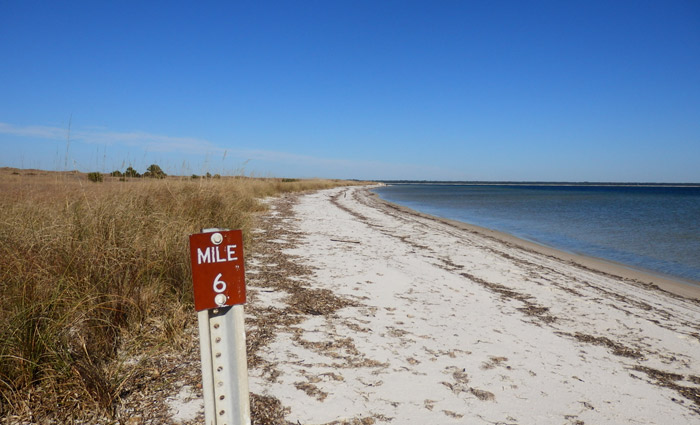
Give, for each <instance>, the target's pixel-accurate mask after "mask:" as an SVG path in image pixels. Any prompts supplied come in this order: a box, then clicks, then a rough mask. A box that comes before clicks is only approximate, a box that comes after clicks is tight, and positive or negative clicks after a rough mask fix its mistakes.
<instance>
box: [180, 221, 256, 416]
mask: <svg viewBox="0 0 700 425" xmlns="http://www.w3.org/2000/svg"><path fill="white" fill-rule="evenodd" d="M190 258H191V261H192V281H193V286H194V301H195V309H196V310H197V312H198V313H197V318H198V321H199V339H200V354H201V358H202V393H203V395H204V417H205V421H206V424H207V425H250V397H249V393H248V367H247V363H246V344H245V327H244V317H243V304H244V303H245V271H244V268H243V238H242V234H241V231H240V230H225V229H203V230H202V233H198V234H195V235H191V236H190Z"/></svg>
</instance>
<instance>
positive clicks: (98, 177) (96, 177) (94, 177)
mask: <svg viewBox="0 0 700 425" xmlns="http://www.w3.org/2000/svg"><path fill="white" fill-rule="evenodd" d="M87 178H88V180H90V181H91V182H95V183H99V182H101V181H102V180H103V178H102V173H100V172H98V171H94V172H92V173H88V175H87Z"/></svg>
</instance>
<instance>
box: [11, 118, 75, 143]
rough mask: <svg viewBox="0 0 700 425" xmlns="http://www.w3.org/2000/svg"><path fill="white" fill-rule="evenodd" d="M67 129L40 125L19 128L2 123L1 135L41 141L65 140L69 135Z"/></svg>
mask: <svg viewBox="0 0 700 425" xmlns="http://www.w3.org/2000/svg"><path fill="white" fill-rule="evenodd" d="M67 131H68V130H67V129H65V128H59V127H46V126H40V125H30V126H24V127H19V126H16V125H12V124H7V123H3V122H0V133H2V134H11V135H14V136H23V137H37V138H41V139H54V140H58V139H63V140H65V138H66V135H67Z"/></svg>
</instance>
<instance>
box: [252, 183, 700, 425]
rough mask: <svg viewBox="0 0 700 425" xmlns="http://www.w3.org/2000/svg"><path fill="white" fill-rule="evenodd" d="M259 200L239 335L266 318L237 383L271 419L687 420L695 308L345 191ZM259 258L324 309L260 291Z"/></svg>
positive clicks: (696, 392) (263, 273)
mask: <svg viewBox="0 0 700 425" xmlns="http://www.w3.org/2000/svg"><path fill="white" fill-rule="evenodd" d="M274 205H275V204H274V203H273V210H272V212H271V213H270V217H269V221H268V224H269V226H268V227H267V228H264V229H261V230H259V232H260V233H261V234H260V235H259V236H261V238H262V239H266V240H267V243H268V245H270V246H272V247H277V251H278V254H277V255H278V256H277V257H276V258H277V259H276V260H275V259H274V255H273V254H272V253H271V252H272V251H271V250H270V249H268V250H267V251H263V252H262V253H261V254H259V255H258V256H257V257H256V258H252V259H251V260H250V261H249V265H248V273H249V274H248V275H249V278H248V285H249V294H250V297H249V298H250V301H249V305H247V306H246V311H247V314H250V315H251V319H255V320H251V323H253V325H251V326H252V327H253V328H252V329H251V331H252V333H251V334H255V332H256V331H257V332H258V334H260V333H261V331H260V329H257V328H256V326H260V325H259V324H260V323H262V322H261V320H263V319H265V318H269V319H270V322H271V323H272V322H274V323H276V325H275V326H274V332H270V331H269V330H268V331H267V332H266V333H265V337H264V338H263V337H260V336H259V335H258V337H257V338H258V339H256V340H255V341H253V344H255V345H257V347H256V349H257V351H256V359H257V360H256V361H254V362H252V364H251V366H250V375H251V378H250V387H251V391H252V392H254V393H257V394H261V395H267V396H271V397H274V398H277V399H278V400H279V401H280V402H281V404H282V406H284V407H285V408H286V412H287V414H286V417H285V419H286V420H287V421H290V422H292V423H294V424H296V423H300V424H327V423H361V424H370V423H393V424H443V423H444V424H450V423H465V424H466V423H469V424H479V423H485V424H535V423H537V424H691V423H700V303H699V302H698V301H696V300H691V299H687V298H682V297H679V296H674V295H672V294H669V293H666V292H662V291H657V290H650V289H646V288H645V287H644V286H645V285H644V284H641V283H640V282H636V281H633V280H631V279H623V278H619V277H615V276H612V275H610V274H606V273H602V272H597V271H594V270H591V269H588V268H584V267H579V266H577V265H575V264H572V263H570V262H567V261H562V260H560V259H557V258H555V257H552V256H547V255H543V254H541V253H537V252H535V251H532V250H527V249H522V248H519V247H517V246H514V245H513V244H510V243H508V242H504V241H502V240H498V239H496V238H492V237H489V236H484V235H482V234H478V233H473V232H470V231H468V230H464V229H460V228H456V227H454V226H451V225H449V224H446V223H443V222H440V221H436V220H432V219H430V218H427V217H424V216H420V215H416V214H409V213H406V212H405V211H401V210H398V209H394V208H391V207H388V206H386V205H384V204H383V203H382V202H380V201H379V200H377V199H376V198H375V197H373V196H372V195H371V194H369V193H368V192H367V191H366V190H363V189H362V188H351V189H348V188H341V189H333V190H328V191H322V192H317V193H313V194H308V195H304V196H301V197H299V198H298V200H297V201H296V203H295V204H294V205H289V204H288V205H287V210H283V209H282V208H280V207H277V208H276V209H275V207H274ZM278 205H279V204H278ZM289 208H291V209H289ZM280 253H281V254H280ZM285 261H286V262H287V263H285V264H279V263H280V262H285ZM292 265H293V266H294V267H292ZM275 267H280V268H285V270H286V273H288V274H287V276H286V278H285V279H287V281H288V282H298V284H299V285H302V286H303V287H304V288H306V290H307V292H306V294H307V295H309V294H310V295H311V297H312V298H314V297H316V296H317V298H318V301H319V302H321V300H326V298H324V297H326V296H328V297H329V298H328V299H327V300H326V301H323V302H325V303H327V304H328V305H331V304H332V308H331V307H328V308H325V307H313V302H312V301H313V300H311V301H309V300H308V299H307V300H306V301H300V300H301V298H299V296H298V295H294V294H293V293H291V292H286V291H285V290H284V289H283V287H282V286H275V289H274V290H271V289H270V285H269V284H268V282H269V281H271V280H274V279H275V277H274V276H275V275H274V269H275ZM290 268H291V269H292V270H288V269H290ZM280 288H282V289H280ZM309 291H310V292H309ZM314 294H316V295H314ZM329 294H332V296H331V295H329ZM333 297H337V298H333ZM333 303H335V304H333ZM319 305H322V304H319ZM323 305H326V304H323ZM290 312H295V313H294V314H295V316H294V318H291V317H292V316H291V313H290ZM287 315H290V316H289V317H290V319H289V320H286V319H284V317H287ZM273 319H274V320H273ZM256 320H257V321H256ZM285 320H286V321H285ZM256 323H257V325H256ZM256 329H257V330H256ZM263 340H264V341H263Z"/></svg>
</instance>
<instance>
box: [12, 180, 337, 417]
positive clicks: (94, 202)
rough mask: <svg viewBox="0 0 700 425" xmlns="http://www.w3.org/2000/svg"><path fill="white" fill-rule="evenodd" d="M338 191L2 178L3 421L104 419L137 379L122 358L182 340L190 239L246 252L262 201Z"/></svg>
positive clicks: (309, 183)
mask: <svg viewBox="0 0 700 425" xmlns="http://www.w3.org/2000/svg"><path fill="white" fill-rule="evenodd" d="M342 184H344V183H343V182H338V181H326V180H299V181H294V182H282V181H281V180H280V179H253V178H221V179H197V180H191V179H189V178H182V179H178V178H172V177H168V178H164V179H148V180H135V181H129V182H127V183H120V182H119V181H118V178H117V177H110V178H107V179H105V180H104V182H103V183H102V184H100V185H95V184H91V183H89V182H88V181H87V180H86V179H85V178H84V177H82V178H76V176H72V175H59V174H51V175H48V176H32V177H25V176H20V177H18V176H16V175H10V174H9V172H8V173H2V174H0V192H2V193H3V196H2V197H0V416H2V417H6V416H11V415H12V416H18V417H24V418H31V420H33V421H41V420H44V419H46V418H51V419H54V420H58V421H59V422H61V421H65V420H68V419H70V418H79V417H81V415H83V414H84V413H86V412H87V413H89V412H93V413H94V412H95V411H101V412H103V413H104V414H110V413H111V412H112V411H113V408H114V406H115V405H116V404H117V403H118V401H119V397H120V395H121V392H122V390H123V389H124V388H125V386H127V385H128V384H129V380H131V379H133V377H135V376H138V370H137V369H138V368H139V367H140V366H139V362H138V361H132V360H131V359H129V358H128V356H127V355H126V354H127V353H135V352H141V353H148V352H149V350H152V349H153V347H158V346H168V345H177V344H180V343H181V341H182V340H183V338H186V336H185V335H182V333H183V330H184V326H182V325H181V323H182V321H183V320H184V319H183V317H184V316H185V315H186V314H187V312H188V311H190V310H191V311H193V307H192V288H191V278H190V276H191V275H190V265H189V256H188V255H189V254H188V246H187V236H188V235H189V234H191V233H197V232H199V231H200V229H201V228H205V227H223V228H231V229H242V230H243V232H244V243H246V244H249V243H250V241H251V238H250V232H249V231H250V226H251V220H252V216H253V214H255V213H256V212H257V211H262V210H263V209H264V205H263V204H261V203H260V202H259V201H258V199H259V198H262V197H266V196H274V195H278V194H280V193H284V192H292V191H303V190H311V189H322V188H328V187H332V186H338V185H342ZM154 324H158V325H154Z"/></svg>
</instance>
